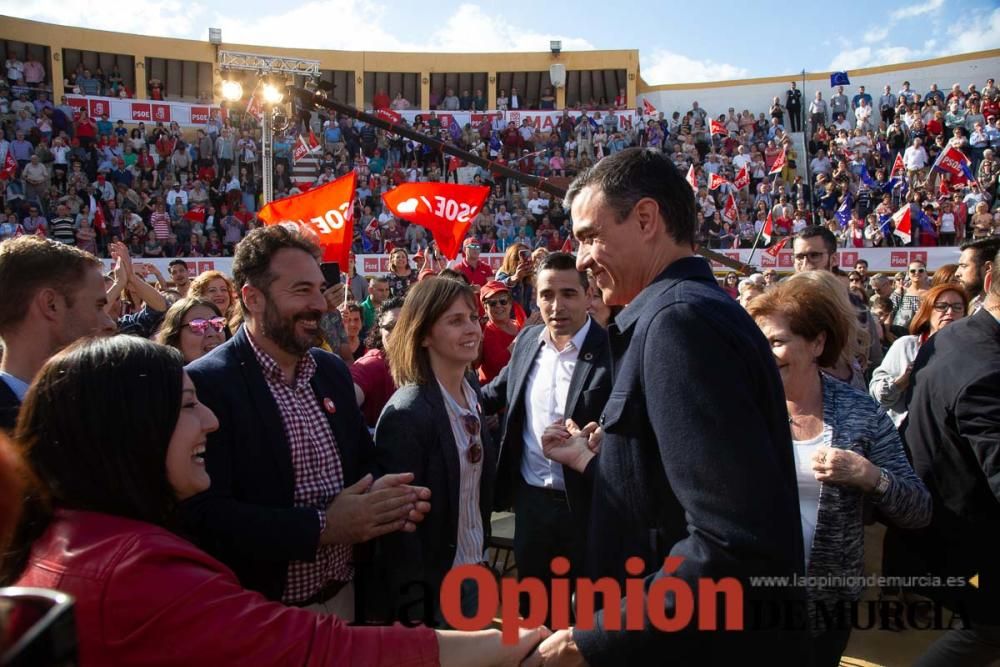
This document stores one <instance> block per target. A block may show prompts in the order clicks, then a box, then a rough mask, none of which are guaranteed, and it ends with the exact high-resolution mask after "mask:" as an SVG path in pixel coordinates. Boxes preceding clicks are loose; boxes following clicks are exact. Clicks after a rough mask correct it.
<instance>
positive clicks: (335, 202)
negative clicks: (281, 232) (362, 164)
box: [257, 171, 357, 267]
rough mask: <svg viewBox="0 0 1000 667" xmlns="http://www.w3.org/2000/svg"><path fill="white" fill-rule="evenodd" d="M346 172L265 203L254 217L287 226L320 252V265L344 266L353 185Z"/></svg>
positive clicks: (351, 222)
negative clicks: (304, 236)
mask: <svg viewBox="0 0 1000 667" xmlns="http://www.w3.org/2000/svg"><path fill="white" fill-rule="evenodd" d="M356 181H357V173H356V172H354V171H350V172H348V173H346V174H344V175H343V176H341V177H340V178H338V179H337V180H335V181H330V182H329V183H327V184H326V185H321V186H319V187H316V188H312V189H311V190H309V191H308V192H303V193H302V194H298V195H292V196H291V197H285V198H284V199H278V200H276V201H273V202H271V203H270V204H267V205H265V206H264V208H262V209H261V210H260V213H258V214H257V217H259V218H260V219H261V220H263V221H264V224H267V225H288V226H290V227H293V228H295V229H297V230H298V231H300V232H301V233H302V234H305V235H307V236H310V237H312V238H313V240H314V241H315V242H316V243H317V245H319V246H320V247H321V248H322V249H323V261H324V262H339V263H340V265H341V266H342V267H346V266H347V261H348V255H349V254H350V251H351V239H352V237H353V229H354V186H355V183H356Z"/></svg>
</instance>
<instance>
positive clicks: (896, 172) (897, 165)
mask: <svg viewBox="0 0 1000 667" xmlns="http://www.w3.org/2000/svg"><path fill="white" fill-rule="evenodd" d="M905 174H906V167H905V166H903V154H902V153H896V159H895V161H893V163H892V171H890V172H889V180H890V181H891V180H892V179H894V178H896V176H904V175H905Z"/></svg>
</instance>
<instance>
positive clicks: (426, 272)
mask: <svg viewBox="0 0 1000 667" xmlns="http://www.w3.org/2000/svg"><path fill="white" fill-rule="evenodd" d="M436 275H437V274H436V273H434V269H421V270H420V273H418V274H417V282H420V281H421V280H423V279H424V278H433V277H434V276H436Z"/></svg>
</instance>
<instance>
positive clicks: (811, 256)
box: [792, 250, 828, 264]
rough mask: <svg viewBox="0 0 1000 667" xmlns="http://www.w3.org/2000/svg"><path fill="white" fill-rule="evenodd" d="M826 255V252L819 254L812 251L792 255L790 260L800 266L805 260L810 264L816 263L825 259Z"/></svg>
mask: <svg viewBox="0 0 1000 667" xmlns="http://www.w3.org/2000/svg"><path fill="white" fill-rule="evenodd" d="M827 254H828V253H826V252H820V251H818V250H814V251H812V252H799V253H795V254H794V255H792V258H793V259H794V260H795V262H796V263H798V264H801V263H803V262H805V261H806V260H809V261H810V262H818V261H819V260H821V259H823V258H824V257H826V256H827Z"/></svg>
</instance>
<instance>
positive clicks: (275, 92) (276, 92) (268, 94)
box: [261, 83, 285, 104]
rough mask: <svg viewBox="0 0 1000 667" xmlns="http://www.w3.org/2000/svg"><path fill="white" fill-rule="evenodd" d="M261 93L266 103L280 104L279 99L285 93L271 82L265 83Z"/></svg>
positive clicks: (282, 97)
mask: <svg viewBox="0 0 1000 667" xmlns="http://www.w3.org/2000/svg"><path fill="white" fill-rule="evenodd" d="M261 94H262V95H263V96H264V101H265V102H267V103H268V104H281V100H283V99H284V98H285V94H284V93H283V92H281V89H280V88H278V87H277V86H275V85H274V84H273V83H265V84H264V86H263V87H262V88H261Z"/></svg>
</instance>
